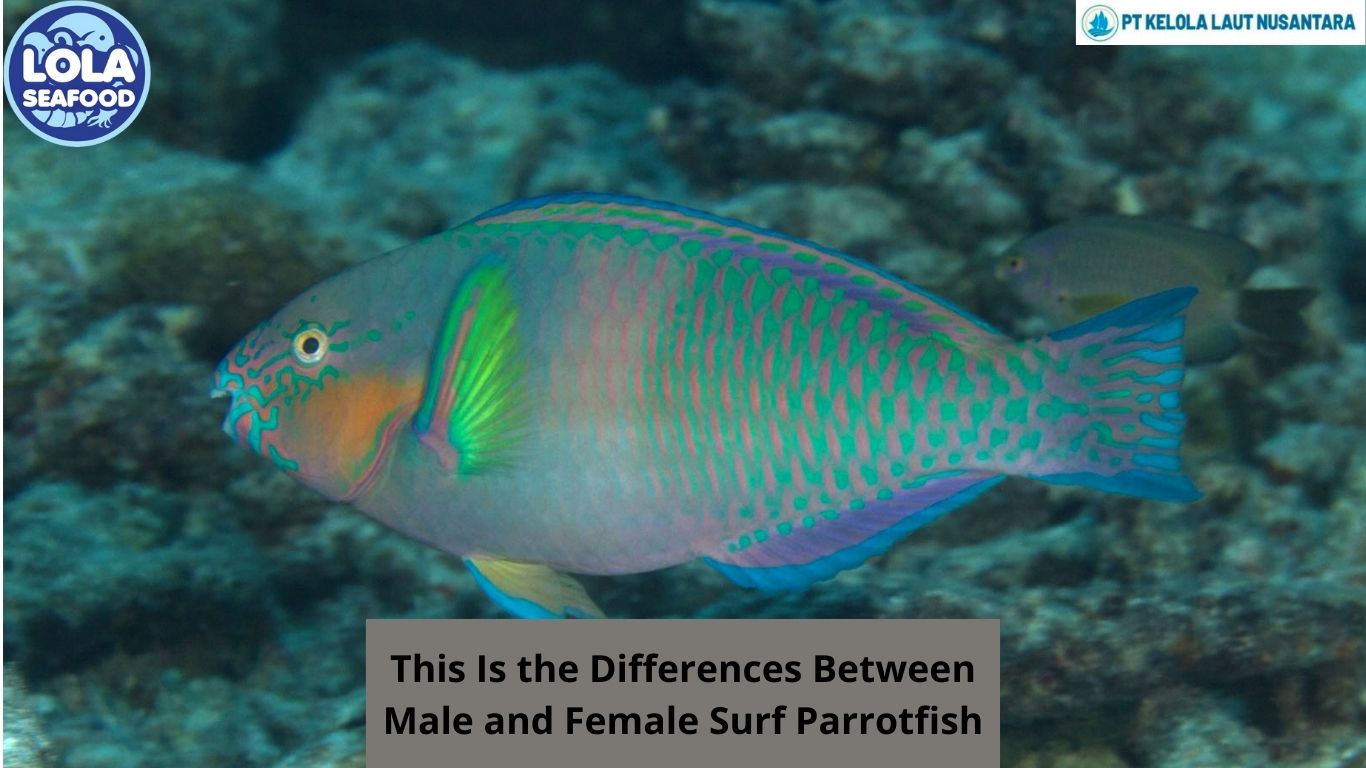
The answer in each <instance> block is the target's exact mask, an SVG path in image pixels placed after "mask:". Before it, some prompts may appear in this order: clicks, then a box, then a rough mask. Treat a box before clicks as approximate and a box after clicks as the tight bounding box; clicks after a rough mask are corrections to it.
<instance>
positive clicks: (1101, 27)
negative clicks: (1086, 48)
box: [1081, 5, 1119, 42]
mask: <svg viewBox="0 0 1366 768" xmlns="http://www.w3.org/2000/svg"><path fill="white" fill-rule="evenodd" d="M1081 31H1082V32H1085V33H1086V36H1087V37H1089V38H1091V39H1092V40H1095V41H1097V42H1102V41H1105V40H1109V39H1110V38H1112V37H1114V36H1115V33H1116V32H1118V31H1119V14H1117V13H1115V9H1113V8H1111V7H1110V6H1108V5H1093V6H1091V7H1090V8H1087V9H1086V12H1085V13H1083V14H1082V15H1081Z"/></svg>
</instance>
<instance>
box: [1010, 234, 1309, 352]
mask: <svg viewBox="0 0 1366 768" xmlns="http://www.w3.org/2000/svg"><path fill="white" fill-rule="evenodd" d="M1258 259H1259V254H1258V252H1257V249H1255V248H1253V247H1252V246H1251V245H1248V244H1247V243H1245V242H1243V241H1242V240H1239V239H1238V238H1236V237H1232V236H1229V235H1224V234H1220V233H1218V232H1210V231H1208V230H1203V229H1196V228H1195V227H1189V226H1185V225H1183V224H1176V223H1173V222H1166V221H1160V220H1157V219H1150V218H1140V217H1129V216H1091V217H1087V218H1083V219H1077V220H1076V221H1070V222H1067V223H1065V224H1060V225H1058V226H1056V227H1052V228H1050V229H1046V230H1044V231H1043V232H1039V233H1037V234H1034V235H1030V236H1029V237H1026V238H1025V239H1023V240H1021V241H1020V242H1018V243H1016V244H1015V245H1013V246H1011V247H1010V248H1009V249H1007V250H1006V252H1005V253H1003V254H1002V255H1001V259H1000V263H999V265H998V267H997V274H998V275H1000V276H1001V277H1002V278H1004V279H1005V280H1006V281H1007V282H1008V283H1010V284H1011V286H1012V287H1013V288H1014V289H1015V291H1016V293H1017V294H1018V295H1019V296H1020V298H1021V299H1023V300H1024V301H1025V303H1026V304H1028V305H1029V307H1030V308H1031V309H1033V310H1034V311H1035V312H1038V313H1039V314H1040V315H1041V316H1042V317H1044V318H1045V319H1047V320H1049V321H1052V322H1054V323H1058V324H1062V323H1075V322H1078V321H1079V320H1082V319H1083V318H1085V317H1088V316H1090V315H1093V314H1096V313H1098V312H1103V311H1105V310H1107V309H1111V308H1114V307H1117V306H1119V305H1120V304H1123V303H1125V302H1126V301H1131V300H1133V299H1135V298H1137V297H1139V296H1144V295H1147V294H1151V293H1155V292H1157V291H1161V290H1164V289H1167V288H1175V287H1178V286H1182V285H1193V286H1195V287H1196V288H1198V289H1199V291H1200V293H1199V295H1197V296H1196V297H1195V300H1194V301H1192V302H1191V305H1190V307H1189V308H1188V309H1187V312H1186V320H1187V329H1186V338H1185V348H1186V359H1187V361H1188V362H1192V363H1204V362H1217V361H1219V360H1223V359H1225V358H1227V357H1229V356H1230V355H1232V354H1233V353H1234V352H1236V351H1238V349H1239V347H1240V346H1241V343H1242V339H1241V337H1240V335H1239V332H1238V329H1239V328H1245V329H1249V330H1253V331H1256V332H1258V333H1261V334H1263V335H1267V336H1271V337H1272V338H1275V339H1278V340H1281V341H1291V342H1293V341H1299V340H1301V339H1302V338H1303V337H1304V336H1305V334H1306V332H1307V328H1306V327H1305V325H1304V320H1303V319H1302V318H1301V317H1300V312H1301V310H1303V309H1304V307H1305V306H1306V305H1307V304H1308V303H1309V302H1310V301H1312V300H1313V299H1314V297H1315V296H1316V295H1317V293H1318V292H1317V291H1315V290H1314V289H1312V288H1246V287H1244V285H1243V284H1244V283H1246V282H1247V280H1248V278H1249V277H1251V276H1252V271H1253V270H1254V269H1256V267H1257V262H1258Z"/></svg>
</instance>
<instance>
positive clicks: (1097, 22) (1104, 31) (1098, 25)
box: [1086, 11, 1110, 37]
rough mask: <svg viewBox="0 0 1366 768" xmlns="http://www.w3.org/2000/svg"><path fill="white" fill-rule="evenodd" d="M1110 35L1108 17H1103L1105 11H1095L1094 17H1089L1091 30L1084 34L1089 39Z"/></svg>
mask: <svg viewBox="0 0 1366 768" xmlns="http://www.w3.org/2000/svg"><path fill="white" fill-rule="evenodd" d="M1109 33H1110V17H1109V16H1106V15H1105V11H1096V15H1095V16H1092V17H1091V28H1090V29H1088V30H1086V34H1088V35H1090V36H1091V37H1104V36H1105V35H1108V34H1109Z"/></svg>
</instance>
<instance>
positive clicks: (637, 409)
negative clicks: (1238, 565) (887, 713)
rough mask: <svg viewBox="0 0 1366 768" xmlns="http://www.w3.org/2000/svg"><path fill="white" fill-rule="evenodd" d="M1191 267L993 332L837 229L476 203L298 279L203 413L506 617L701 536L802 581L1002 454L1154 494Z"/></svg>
mask: <svg viewBox="0 0 1366 768" xmlns="http://www.w3.org/2000/svg"><path fill="white" fill-rule="evenodd" d="M1194 295H1195V289H1193V288H1189V287H1180V288H1174V289H1172V290H1168V291H1165V292H1162V293H1159V294H1156V295H1153V296H1149V297H1146V298H1142V299H1139V300H1137V301H1134V302H1131V303H1129V304H1126V305H1124V306H1122V307H1119V308H1117V309H1114V310H1111V311H1109V312H1106V313H1104V314H1101V315H1099V316H1097V317H1094V318H1091V319H1089V320H1086V321H1084V322H1081V323H1079V324H1077V325H1074V326H1072V327H1070V328H1067V329H1064V330H1061V331H1058V332H1056V333H1052V334H1050V335H1048V336H1046V337H1043V338H1039V339H1035V340H1031V341H1017V340H1014V339H1011V338H1008V337H1006V336H1004V335H1002V334H1001V333H999V332H997V331H996V330H994V329H993V328H991V327H990V326H989V325H987V324H986V323H985V322H983V321H982V320H980V319H978V318H976V317H974V316H973V315H971V314H969V313H968V312H966V311H964V310H962V309H959V308H958V307H956V306H954V305H953V304H951V303H950V302H948V301H945V300H944V299H941V298H937V297H935V296H933V295H931V294H930V293H927V292H926V291H923V290H921V289H919V288H916V287H914V286H912V285H909V284H907V283H905V282H903V281H901V280H899V279H897V278H895V277H893V276H891V275H888V274H886V273H884V272H881V271H879V270H877V269H876V268H874V267H872V266H870V265H868V264H866V263H863V262H861V261H858V260H857V259H854V258H853V257H851V256H848V255H845V254H843V253H839V252H836V251H833V250H830V249H828V248H823V247H821V246H819V245H816V244H814V243H811V242H807V241H805V240H800V239H797V238H793V237H788V236H786V235H783V234H780V233H777V232H773V231H768V230H765V229H760V228H757V227H754V226H750V225H748V224H744V223H741V222H739V221H734V220H731V219H726V218H720V217H717V216H713V215H709V214H706V213H702V212H699V211H695V210H690V209H687V208H683V207H679V206H675V205H670V204H666V203H659V202H651V201H647V200H640V199H635V198H627V197H618V196H610V195H598V194H573V195H560V196H552V197H545V198H539V199H534V200H527V201H521V202H514V203H510V204H508V205H505V206H502V207H499V208H495V209H493V210H491V211H489V212H487V213H484V214H483V215H480V216H478V217H476V218H474V219H472V220H470V221H469V222H466V223H465V224H462V225H461V226H459V227H456V228H455V229H453V230H450V231H448V232H445V233H443V234H440V235H436V236H433V237H430V238H427V239H425V240H422V241H420V242H417V243H415V244H413V245H410V246H407V247H404V248H401V249H399V250H396V251H393V252H391V253H388V254H385V255H382V256H379V257H376V258H374V259H371V260H370V261H366V262H363V263H361V264H359V265H357V266H354V267H352V268H351V269H349V270H347V271H345V272H342V273H341V274H338V275H336V276H334V277H332V278H330V279H328V280H325V281H324V282H322V283H319V284H318V285H316V286H314V287H313V288H311V289H309V290H307V291H305V292H304V293H302V294H301V295H299V296H298V297H297V298H296V299H294V300H293V301H292V302H290V303H289V304H288V305H286V306H285V307H284V308H283V309H281V310H280V311H279V312H278V313H277V314H276V315H275V316H274V317H272V318H270V319H268V320H266V321H265V322H263V323H262V324H261V325H260V326H258V327H257V328H256V329H254V330H253V331H252V332H250V333H249V334H248V335H247V336H246V337H245V338H243V339H242V340H241V342H239V343H238V344H237V346H236V347H235V348H234V349H232V350H231V351H230V352H229V353H228V355H227V356H226V357H225V358H224V359H223V361H222V362H221V363H220V364H219V366H218V369H217V373H216V381H215V386H214V394H217V395H230V396H231V397H232V401H231V405H230V407H229V410H228V414H227V417H226V419H225V420H224V422H223V428H224V431H226V432H227V433H228V434H229V435H230V436H232V437H234V438H235V439H236V440H237V441H238V442H240V443H242V444H244V445H246V446H247V447H249V448H250V449H251V450H253V451H255V452H257V453H259V454H262V455H264V456H266V457H268V458H269V459H270V460H271V461H273V462H274V464H275V465H276V466H278V467H279V468H280V469H282V470H284V471H285V472H287V473H288V474H290V475H292V476H293V477H294V478H296V479H297V480H299V481H300V482H302V483H304V484H306V485H308V486H310V487H312V488H313V489H315V490H317V491H318V492H320V493H322V494H323V495H324V496H326V497H328V498H330V499H333V500H336V501H339V502H346V503H349V504H351V505H353V506H354V507H356V508H358V509H360V510H361V511H363V512H365V513H367V514H369V515H371V516H373V517H374V518H376V519H378V520H380V521H382V522H383V523H385V524H387V525H389V526H391V527H393V528H395V529H397V530H398V531H400V532H402V533H404V534H407V535H408V536H411V537H413V538H416V539H419V540H421V541H423V542H426V543H428V544H430V545H432V546H435V547H437V548H439V549H441V550H444V551H446V552H449V553H452V554H454V555H457V556H459V557H461V558H463V559H464V561H465V563H466V564H467V565H468V566H469V567H470V569H471V571H472V572H473V574H474V576H475V579H476V581H477V582H478V583H479V585H480V586H481V587H483V588H484V590H485V591H486V592H488V594H489V595H490V596H491V597H493V598H494V599H495V600H496V601H497V602H498V604H500V605H502V606H503V607H504V608H506V609H507V610H509V611H510V612H512V613H513V614H515V615H518V616H523V617H592V616H600V615H601V611H600V610H599V608H598V607H597V606H596V605H595V604H594V603H593V601H592V600H591V599H590V598H589V597H588V595H587V594H586V593H585V591H584V590H583V588H582V586H581V585H580V584H579V583H578V582H577V580H575V579H574V578H573V577H572V576H570V575H568V574H570V573H586V574H624V573H634V572H641V571H648V570H654V569H658V568H663V567H665V566H670V565H674V564H678V563H682V562H685V561H688V560H691V559H694V558H702V559H704V560H705V561H706V562H708V563H710V564H711V565H712V566H714V567H716V568H717V569H719V570H720V571H721V572H722V573H723V574H725V575H726V576H728V577H729V578H730V579H732V580H733V581H735V582H737V583H739V584H742V585H746V586H750V587H757V588H760V589H765V590H780V589H799V588H802V587H805V586H807V585H809V584H811V583H813V582H816V581H819V580H822V579H826V578H829V577H831V576H833V575H835V574H836V573H838V572H840V571H842V570H845V569H848V568H852V567H854V566H857V565H859V564H860V563H862V562H864V561H865V560H867V559H868V558H870V557H873V556H875V555H878V554H881V553H882V552H884V551H886V550H887V549H888V548H889V547H890V546H891V545H892V544H893V543H895V542H896V541H898V540H899V539H901V538H902V537H903V536H905V535H906V534H907V533H909V532H911V531H912V530H914V529H916V528H918V527H919V526H922V525H924V524H926V523H928V522H930V521H931V520H934V519H936V518H938V517H939V516H940V515H943V514H944V513H945V512H947V511H949V510H950V509H953V508H954V507H957V506H960V505H962V504H964V503H966V502H968V501H969V500H971V499H973V498H974V497H976V496H978V495H979V494H981V493H982V492H983V491H985V490H987V489H988V488H990V487H992V486H994V485H996V484H997V483H998V482H1000V481H1001V480H1002V479H1003V478H1005V477H1007V476H1010V475H1017V476H1025V477H1031V478H1035V479H1038V480H1042V481H1044V482H1049V483H1059V484H1066V485H1079V486H1086V487H1089V488H1094V489H1099V490H1101V491H1110V492H1115V493H1120V494H1128V495H1130V496H1137V497H1142V498H1147V499H1157V500H1162V501H1169V502H1189V501H1192V500H1194V499H1196V498H1198V497H1199V495H1200V494H1199V492H1198V491H1197V490H1196V489H1195V487H1194V485H1193V484H1192V483H1191V482H1190V480H1189V479H1187V477H1186V476H1185V475H1184V474H1182V471H1181V466H1180V462H1179V459H1178V450H1179V447H1180V442H1181V435H1182V431H1183V428H1184V423H1185V420H1184V417H1183V415H1182V413H1181V407H1180V405H1181V400H1180V388H1181V381H1182V377H1183V374H1184V362H1183V355H1182V347H1181V338H1182V334H1183V332H1184V320H1183V316H1182V312H1183V310H1184V308H1185V307H1186V305H1187V304H1188V303H1189V302H1190V300H1191V298H1192V297H1193V296H1194Z"/></svg>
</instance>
